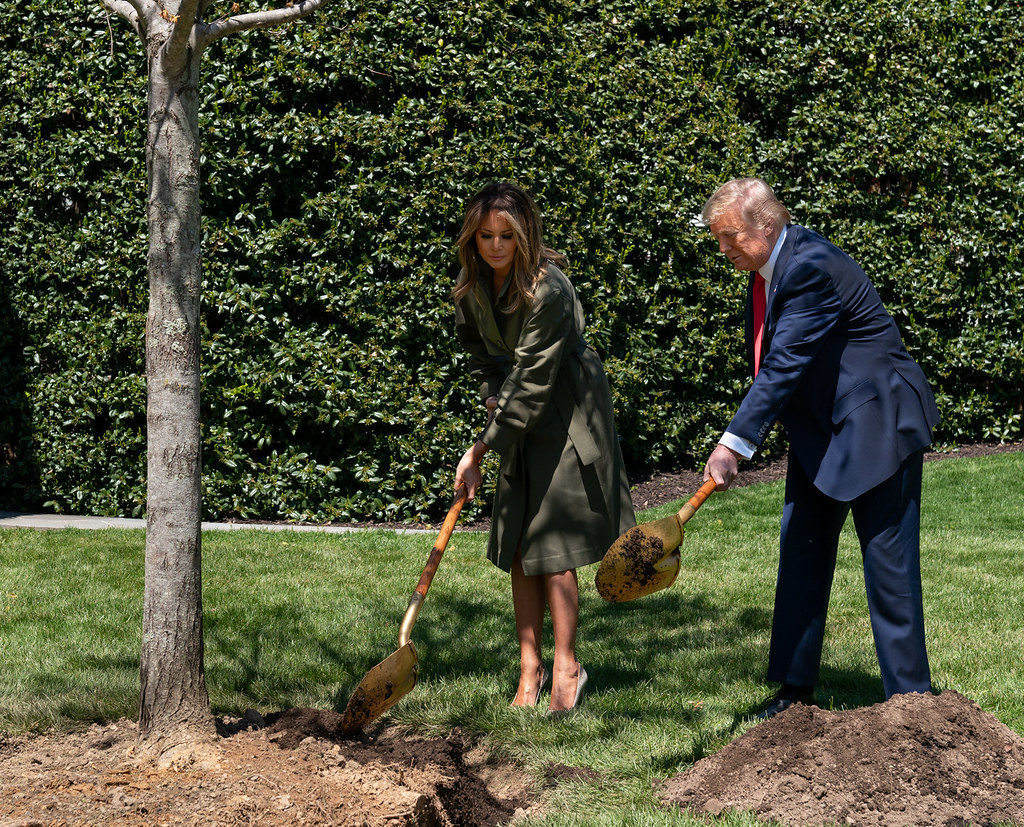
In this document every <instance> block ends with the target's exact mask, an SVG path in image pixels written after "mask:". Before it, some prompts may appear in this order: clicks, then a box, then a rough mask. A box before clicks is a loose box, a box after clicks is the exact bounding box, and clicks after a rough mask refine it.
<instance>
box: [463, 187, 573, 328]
mask: <svg viewBox="0 0 1024 827" xmlns="http://www.w3.org/2000/svg"><path fill="white" fill-rule="evenodd" d="M491 213H496V214H497V215H498V216H500V217H501V218H503V219H505V221H507V222H508V223H509V226H510V227H511V228H512V233H513V235H514V236H515V239H516V251H515V255H514V256H513V258H512V268H511V270H510V271H509V276H508V277H509V278H510V279H511V282H512V283H511V284H510V285H509V291H508V302H507V305H506V307H505V308H503V309H504V310H505V311H506V312H509V313H511V312H514V311H516V310H518V309H519V308H520V307H521V306H522V305H523V304H524V303H525V304H527V305H529V304H531V303H532V302H533V296H534V288H535V286H536V284H537V279H538V278H540V276H541V273H542V272H543V267H544V264H546V263H547V262H551V263H552V264H556V265H558V266H565V256H563V255H562V254H561V253H558V252H556V251H554V250H552V249H551V248H550V247H547V246H546V245H545V244H544V233H543V229H544V227H543V222H542V221H541V217H540V210H538V209H537V205H536V204H535V203H534V200H533V199H532V198H531V197H530V196H529V195H528V194H527V193H526V192H525V191H524V190H522V189H520V188H519V187H517V186H515V185H514V184H508V183H504V182H501V183H496V184H488V185H487V186H486V187H484V188H483V189H482V190H480V192H478V193H477V194H476V195H474V196H473V197H472V198H471V199H470V201H469V204H467V205H466V217H465V219H464V220H463V222H462V230H461V231H460V232H459V239H458V248H459V262H460V263H461V264H462V273H461V275H460V277H459V281H458V283H457V284H456V285H455V289H454V290H453V291H452V295H453V296H454V297H455V300H456V301H459V300H460V299H461V298H462V297H463V296H465V295H466V294H467V293H468V292H469V291H470V290H472V289H473V286H474V285H475V284H476V281H477V279H478V278H479V277H480V273H481V272H488V271H489V270H490V265H488V264H487V263H486V262H485V261H484V260H483V258H482V257H481V256H480V251H479V250H478V249H477V246H476V232H477V230H478V229H479V228H480V225H481V224H482V223H483V222H484V220H485V219H486V218H487V216H489V215H490V214H491Z"/></svg>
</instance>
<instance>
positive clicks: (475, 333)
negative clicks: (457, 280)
mask: <svg viewBox="0 0 1024 827" xmlns="http://www.w3.org/2000/svg"><path fill="white" fill-rule="evenodd" d="M467 300H468V299H467ZM455 336H456V338H457V339H458V340H459V344H461V345H462V346H463V347H464V348H465V349H466V352H467V353H469V375H470V376H471V377H472V378H473V379H475V380H476V381H477V382H479V383H480V399H481V400H485V399H488V398H489V397H491V396H497V395H498V391H500V390H501V384H502V382H504V381H505V377H506V376H507V375H508V371H509V365H510V364H511V360H510V358H509V357H508V356H507V355H505V354H503V353H493V352H491V351H490V350H488V348H487V344H486V343H485V342H484V338H483V336H481V335H480V329H479V326H478V323H477V321H476V320H475V319H474V318H473V316H472V315H471V314H470V313H467V312H466V309H465V308H464V307H463V304H462V302H456V303H455Z"/></svg>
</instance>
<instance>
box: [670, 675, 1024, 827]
mask: <svg viewBox="0 0 1024 827" xmlns="http://www.w3.org/2000/svg"><path fill="white" fill-rule="evenodd" d="M660 797H661V799H662V801H663V802H664V803H666V804H676V805H679V806H680V807H684V808H691V809H692V810H693V811H696V812H699V813H710V814H716V815H717V814H719V813H721V812H722V811H723V810H727V809H733V810H752V811H754V812H755V813H757V815H758V816H759V817H761V818H765V819H768V818H771V819H776V820H777V821H780V822H782V823H784V824H788V825H819V824H849V825H853V824H856V825H870V826H871V827H875V826H876V825H877V827H896V825H949V827H953V825H965V824H966V823H967V822H970V823H971V824H974V825H991V824H996V823H1001V822H1012V823H1016V824H1024V738H1021V737H1020V736H1019V735H1017V734H1016V733H1015V732H1014V731H1013V730H1011V729H1010V728H1009V727H1007V726H1004V725H1003V724H1002V723H1000V722H999V721H998V720H996V718H994V717H993V716H992V715H990V714H988V713H986V712H983V711H982V710H981V708H980V707H978V705H977V704H975V703H974V702H973V701H971V700H969V699H968V698H965V697H964V696H963V695H960V694H958V693H957V692H951V691H946V692H943V693H941V694H940V695H922V694H909V695H895V696H893V697H892V698H890V699H889V700H888V701H887V702H885V703H881V704H876V705H874V706H870V707H865V708H863V709H854V710H850V711H842V712H830V711H827V710H824V709H818V708H817V707H808V706H803V705H796V706H792V707H790V708H789V709H787V710H786V711H785V712H782V713H781V714H779V715H777V716H776V717H775V718H772V719H770V720H768V721H765V722H764V723H762V724H759V725H758V726H756V727H754V728H753V729H751V730H749V731H748V732H746V733H745V734H744V735H743V736H742V737H740V738H738V739H737V740H735V741H733V742H732V743H731V744H728V745H727V746H726V747H724V748H723V749H722V750H720V751H719V752H718V753H716V754H714V755H711V756H709V757H707V758H704V759H703V760H701V761H698V762H697V763H696V764H695V765H694V766H693V767H692V768H690V769H689V770H687V771H686V772H684V773H681V774H679V775H676V776H674V777H673V778H670V779H668V781H666V782H665V783H664V787H663V789H662V790H661V791H660Z"/></svg>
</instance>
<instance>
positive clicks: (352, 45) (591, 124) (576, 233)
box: [0, 0, 1024, 520]
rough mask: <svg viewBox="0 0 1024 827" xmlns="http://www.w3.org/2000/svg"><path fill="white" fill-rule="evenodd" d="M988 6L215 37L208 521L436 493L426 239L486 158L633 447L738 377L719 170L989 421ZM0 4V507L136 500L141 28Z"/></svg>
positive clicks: (1015, 294)
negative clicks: (877, 300) (826, 247)
mask: <svg viewBox="0 0 1024 827" xmlns="http://www.w3.org/2000/svg"><path fill="white" fill-rule="evenodd" d="M220 5H224V4H218V5H215V6H214V9H213V12H215V13H218V8H219V6H220ZM1019 11H1020V9H1019V4H1017V3H1011V2H1007V3H1001V4H994V5H990V6H986V7H984V8H982V7H981V6H977V5H976V4H972V3H967V2H948V0H944V2H938V0H925V2H923V3H919V4H917V5H913V6H907V5H902V6H893V5H892V4H888V3H881V2H877V0H871V2H867V3H865V2H858V3H854V2H845V3H840V2H829V3H824V4H822V3H821V2H810V1H809V0H795V2H788V3H786V4H782V5H780V4H776V3H772V2H763V1H762V2H745V3H739V4H729V3H725V2H722V0H698V1H697V2H685V3H684V2H682V1H681V0H662V1H661V2H657V0H654V1H653V2H648V3H636V2H626V1H625V0H622V2H601V3H596V2H590V1H589V0H587V2H582V3H580V2H574V3H569V2H565V0H539V2H534V0H522V1H521V2H502V3H498V4H485V3H480V4H477V3H473V2H466V1H465V0H451V2H442V3H430V4H428V3H424V2H416V0H399V2H390V3H376V2H374V0H370V2H366V3H359V4H357V3H355V2H351V0H342V2H336V3H334V4H332V5H330V6H329V7H328V8H327V10H325V11H322V12H319V13H317V15H316V16H315V17H313V18H310V19H307V20H305V21H302V22H300V23H298V24H296V25H294V26H291V27H290V28H287V29H276V30H270V31H267V32H262V33H251V34H248V35H243V36H238V37H231V38H228V39H226V40H224V41H221V42H219V43H218V44H216V45H215V47H214V48H213V49H212V50H211V52H210V54H208V55H207V57H206V60H205V63H204V85H203V104H202V130H203V134H202V141H203V147H204V160H203V171H204V179H203V193H202V200H203V210H204V227H205V246H204V274H205V308H204V324H205V328H204V338H203V341H204V359H205V361H204V367H203V371H204V374H203V375H204V422H203V427H204V434H205V457H204V460H205V475H204V488H205V508H206V516H208V517H212V518H227V517H240V518H267V519H274V518H283V517H286V518H301V519H315V520H332V519H333V520H349V519H417V518H424V517H427V516H436V515H437V513H438V511H439V508H440V507H441V506H442V505H443V504H444V503H445V502H446V500H447V496H448V495H447V489H448V487H449V486H450V481H451V478H452V473H453V469H454V465H455V463H456V461H457V459H458V458H459V456H460V455H461V453H462V451H463V450H464V448H465V447H466V446H467V445H468V443H469V442H470V441H471V439H472V437H473V435H474V433H475V432H476V430H477V429H478V428H479V427H480V425H481V424H482V418H483V409H482V406H481V405H480V404H479V402H478V400H476V399H475V398H474V392H473V388H472V386H471V383H470V382H469V381H468V380H467V378H466V377H465V375H464V370H465V359H464V357H463V355H462V354H461V353H459V352H458V349H457V347H456V346H455V343H454V342H453V338H452V337H453V329H452V327H453V326H452V319H451V306H450V301H449V298H448V294H449V291H450V289H451V286H452V283H453V279H454V276H455V275H456V269H457V262H456V258H455V256H454V253H453V249H452V245H453V238H454V235H455V233H456V231H457V228H458V225H459V222H460V219H461V211H462V206H463V204H464V203H465V200H466V199H467V198H468V197H469V196H470V195H471V194H472V193H473V192H474V191H475V190H476V189H477V188H479V187H480V186H481V185H482V184H484V183H486V182H488V181H491V180H495V179H512V180H515V181H517V182H519V183H521V184H523V185H524V186H526V187H527V188H528V189H530V190H531V191H532V192H533V194H534V195H535V197H536V198H537V200H538V202H539V203H540V205H541V208H542V210H543V211H544V214H545V218H546V222H547V232H548V237H549V241H550V242H551V243H552V245H553V246H555V247H556V248H558V249H561V250H563V251H564V252H565V253H566V254H567V255H568V257H569V259H570V261H571V265H572V266H571V268H570V271H569V272H570V276H571V277H572V278H573V280H574V282H575V283H576V285H577V288H578V289H579V292H580V295H581V297H582V299H583V303H584V306H585V308H586V310H587V312H588V321H589V338H590V340H591V342H592V343H593V344H594V345H595V346H596V347H597V349H598V350H599V352H600V353H601V354H602V356H603V358H604V359H605V362H606V365H607V368H608V372H609V375H610V378H611V381H612V387H613V392H614V394H615V398H616V406H617V414H618V422H619V427H620V431H621V435H622V439H623V448H624V451H625V453H626V458H627V463H628V465H629V466H630V467H631V468H633V469H637V470H639V469H640V468H642V467H647V468H651V467H673V466H678V465H680V464H688V465H696V464H697V463H699V461H700V460H701V459H702V458H703V456H704V455H705V454H706V452H707V451H709V450H710V447H711V446H712V445H713V444H714V442H715V441H716V439H717V436H718V434H719V433H720V431H721V429H722V428H723V427H724V426H725V425H726V423H727V422H728V420H729V417H730V414H731V412H732V410H733V408H734V407H735V405H736V404H737V402H738V400H739V399H740V397H741V395H742V393H743V390H744V388H745V386H746V383H747V378H746V376H745V375H744V366H743V363H742V345H741V320H742V298H741V297H742V290H743V284H744V280H743V278H742V277H741V276H739V275H737V274H735V273H733V272H732V271H731V267H729V266H728V264H727V262H725V260H724V259H723V258H722V257H720V256H719V255H718V254H717V252H716V248H715V244H714V242H713V240H712V239H711V238H710V236H709V235H708V234H707V232H706V231H705V230H702V229H699V228H695V227H694V226H692V224H691V223H690V219H691V217H692V216H693V215H694V214H695V213H697V212H698V211H699V209H700V207H701V205H702V203H703V201H704V199H705V198H706V197H707V196H708V195H709V194H710V193H711V191H712V190H713V189H714V188H715V186H716V185H717V184H718V183H721V182H722V181H724V180H725V179H727V178H729V177H733V176H735V175H747V174H758V175H762V176H764V177H766V178H767V179H768V180H769V181H770V182H771V183H772V184H773V185H774V186H776V188H777V190H778V191H779V194H780V196H781V197H782V199H783V200H784V201H785V202H786V203H787V204H788V205H789V206H790V207H791V209H792V210H793V212H794V215H795V217H796V219H797V220H798V221H799V222H801V223H805V224H807V225H808V226H810V227H812V228H813V229H816V230H818V231H820V232H823V233H824V234H825V235H827V236H829V237H830V238H832V239H833V240H834V241H836V242H837V243H838V244H840V245H841V246H843V247H845V248H846V249H848V250H849V251H850V252H851V253H852V254H854V255H855V256H856V257H857V258H858V259H859V260H860V261H861V262H862V264H863V265H864V266H865V269H866V270H867V271H868V272H869V274H870V275H871V276H872V277H873V278H874V280H875V282H876V284H877V285H878V287H879V290H880V292H881V293H882V295H883V298H884V299H885V300H886V302H887V304H888V306H889V308H890V310H891V311H892V312H893V315H894V316H895V317H896V319H897V322H898V323H899V325H900V327H901V329H902V331H903V333H904V336H905V338H906V340H907V344H908V346H909V348H910V349H911V351H912V353H913V354H914V355H915V356H916V357H917V358H918V359H919V360H920V361H921V362H922V364H923V366H924V367H925V370H926V372H927V373H928V375H929V377H930V378H931V380H932V382H933V384H934V386H935V388H936V391H937V395H938V397H939V402H940V408H941V410H942V413H943V417H944V419H943V423H942V425H941V430H940V432H939V434H938V438H939V439H940V441H945V442H955V441H960V440H971V439H979V438H1018V437H1019V436H1020V435H1021V433H1022V426H1021V408H1022V397H1021V388H1022V387H1024V375H1022V373H1024V367H1022V365H1024V352H1022V350H1024V342H1022V318H1024V291H1022V290H1021V288H1020V281H1021V269H1022V268H1021V255H1022V251H1021V233H1020V232H1019V228H1018V226H1017V224H1018V222H1019V216H1020V214H1021V212H1022V209H1021V208H1022V206H1024V177H1022V176H1021V174H1020V158H1021V157H1022V156H1024V145H1022V144H1024V138H1022V137H1021V136H1022V134H1024V70H1022V69H1021V68H1020V67H1021V61H1020V60H1019V59H1018V56H1019V53H1020V51H1021V46H1022V45H1024V43H1022V41H1024V36H1022V35H1021V33H1020V29H1019V26H1018V19H1019ZM15 12H16V14H14V15H12V19H13V22H14V26H8V27H7V29H6V30H5V31H6V34H0V47H2V48H0V102H2V109H0V134H3V136H4V139H5V149H4V152H3V154H2V155H0V218H2V219H3V223H4V226H5V232H4V233H3V235H2V236H0V287H2V293H0V325H2V327H0V347H2V351H0V383H2V395H0V446H3V451H4V455H3V459H2V460H0V461H2V463H3V465H2V479H0V507H13V508H28V507H39V506H41V505H44V504H45V505H47V506H49V507H52V508H54V509H57V510H60V511H77V512H82V513H94V514H113V513H141V511H142V509H143V507H144V501H145V381H144V373H143V363H144V359H143V334H144V327H145V313H146V296H147V292H148V291H147V284H146V272H145V248H146V242H145V220H144V216H145V212H144V209H145V170H144V162H143V141H144V118H145V99H144V96H145V77H144V71H145V65H144V60H143V56H142V52H141V48H140V46H139V44H138V43H137V42H136V41H135V40H134V38H133V36H132V35H130V33H129V31H128V28H127V26H126V25H125V24H124V23H123V22H122V21H119V20H117V19H111V20H110V21H109V26H108V21H107V20H106V18H105V15H104V13H103V12H102V10H101V9H100V7H99V5H98V4H90V5H84V4H76V3H71V2H69V0H46V2H43V0H28V2H26V3H23V4H20V5H19V6H17V8H16V10H15ZM780 444H781V440H780V439H779V437H777V436H775V437H772V441H771V443H770V444H769V446H767V447H768V449H769V450H777V449H778V447H779V445H780Z"/></svg>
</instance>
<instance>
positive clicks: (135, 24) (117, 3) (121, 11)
mask: <svg viewBox="0 0 1024 827" xmlns="http://www.w3.org/2000/svg"><path fill="white" fill-rule="evenodd" d="M100 2H101V3H102V4H103V7H104V8H105V9H107V11H109V12H113V13H114V14H116V15H117V16H118V17H123V18H124V19H125V20H127V21H128V22H129V23H131V24H132V28H133V29H135V31H136V32H138V31H139V20H141V19H143V18H145V16H146V5H147V2H148V0H100Z"/></svg>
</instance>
